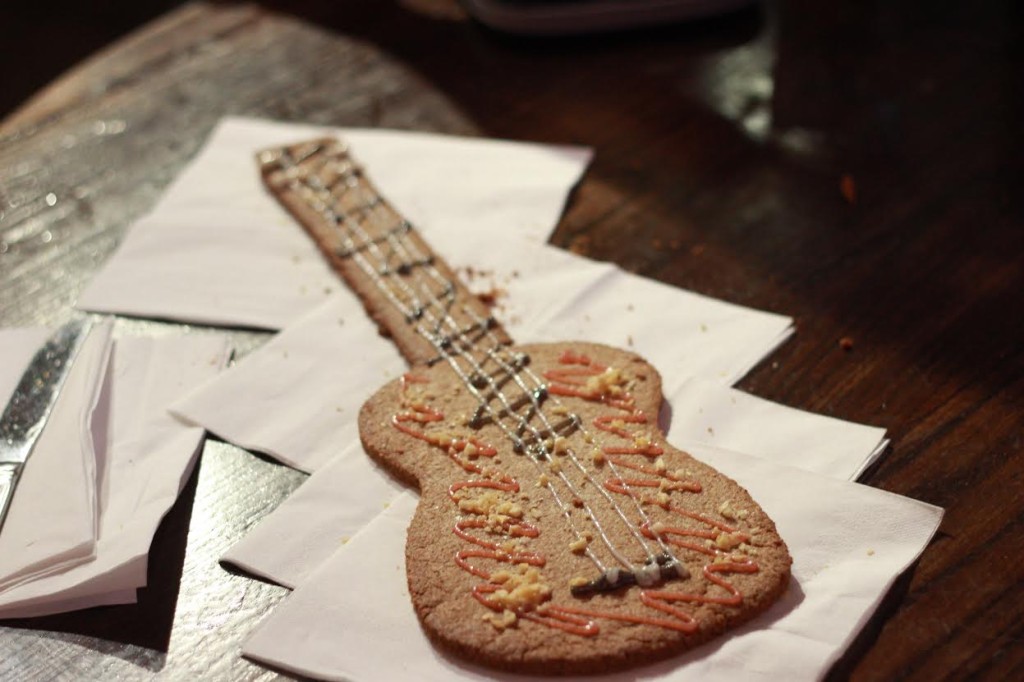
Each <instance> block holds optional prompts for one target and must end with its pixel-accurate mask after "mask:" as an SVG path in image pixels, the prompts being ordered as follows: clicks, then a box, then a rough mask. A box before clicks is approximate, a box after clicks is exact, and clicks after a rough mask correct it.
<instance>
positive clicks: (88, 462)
mask: <svg viewBox="0 0 1024 682" xmlns="http://www.w3.org/2000/svg"><path fill="white" fill-rule="evenodd" d="M111 328H112V325H111V322H110V321H109V320H106V321H102V322H99V323H97V324H94V325H93V327H92V330H91V332H90V333H89V336H88V337H87V338H86V340H85V342H84V343H83V345H82V347H81V350H80V351H79V353H78V356H77V358H76V359H75V362H74V365H73V367H72V369H71V372H70V374H69V376H68V378H67V381H66V383H65V385H64V387H63V389H62V391H61V393H60V395H59V397H58V399H57V402H56V404H55V405H54V408H53V411H52V413H51V414H50V418H49V420H48V421H47V424H46V427H45V428H44V430H43V432H42V434H41V436H40V438H39V440H38V442H37V443H36V447H35V449H34V451H33V453H32V456H31V457H30V458H29V460H28V463H27V465H26V467H25V470H24V473H23V476H22V479H21V483H20V484H19V486H18V489H17V491H16V493H15V496H14V499H13V501H12V504H11V509H10V512H9V515H8V518H7V522H6V524H5V526H4V528H3V531H2V532H0V618H9V617H25V616H38V615H44V614H50V613H57V612H61V611H70V610H74V609H80V608H87V607H90V606H99V605H103V604H123V603H132V602H134V601H135V593H136V589H137V588H139V587H142V586H144V585H145V584H146V558H147V554H148V552H149V546H150V542H151V540H152V537H153V533H154V532H155V531H156V527H157V524H158V523H159V522H160V519H161V518H163V516H164V514H165V513H166V512H167V510H168V509H169V508H170V506H171V504H173V502H174V500H175V499H176V498H177V496H178V493H179V492H180V490H181V487H182V486H183V485H184V483H185V481H186V480H187V478H188V475H189V472H190V471H191V467H192V464H193V463H194V462H195V458H196V455H197V454H198V451H199V446H200V443H201V440H202V434H203V431H202V429H201V428H198V427H195V426H192V425H189V424H185V423H183V422H181V421H179V420H177V419H175V418H174V417H173V416H171V415H170V414H169V413H168V412H167V410H166V406H167V404H168V403H169V402H171V401H172V400H173V399H174V397H175V396H177V395H179V394H180V393H181V392H182V391H183V390H184V389H185V388H187V387H189V386H191V385H192V384H195V383H201V382H203V381H205V380H207V379H209V378H210V377H211V376H213V375H214V374H216V373H217V372H218V371H219V370H220V369H221V367H222V366H223V364H224V362H225V360H226V358H227V348H226V344H225V342H224V340H223V338H221V337H214V336H177V337H175V336H169V337H164V338H160V339H148V338H132V337H125V338H119V339H116V340H115V339H113V338H112V333H111ZM48 334H49V331H48V330H45V329H26V330H21V329H16V330H9V329H5V330H0V353H2V355H3V357H4V358H5V362H4V363H3V364H2V365H0V399H2V400H4V403H6V401H7V400H8V399H9V397H10V395H11V393H12V392H13V390H14V388H15V386H16V385H17V382H18V380H19V379H20V376H21V374H22V372H23V371H24V370H25V368H26V367H27V366H28V363H29V360H30V359H31V358H32V356H33V355H34V354H35V351H36V350H37V349H38V347H39V346H40V345H41V344H42V343H43V341H44V340H45V338H46V336H48Z"/></svg>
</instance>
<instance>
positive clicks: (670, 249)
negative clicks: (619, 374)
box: [0, 0, 1024, 680]
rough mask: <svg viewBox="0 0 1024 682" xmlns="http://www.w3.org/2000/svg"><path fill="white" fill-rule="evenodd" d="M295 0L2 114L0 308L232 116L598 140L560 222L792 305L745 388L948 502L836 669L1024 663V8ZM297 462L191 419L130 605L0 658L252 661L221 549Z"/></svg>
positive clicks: (764, 302) (891, 675)
mask: <svg viewBox="0 0 1024 682" xmlns="http://www.w3.org/2000/svg"><path fill="white" fill-rule="evenodd" d="M283 4H284V3H282V5H283ZM287 11H288V12H290V13H285V10H284V9H283V8H274V7H271V6H262V7H259V6H229V5H207V4H193V5H187V6H185V7H183V8H181V9H178V10H175V11H174V12H172V13H171V14H168V15H165V16H164V17H162V18H160V19H158V20H156V21H155V22H153V23H151V24H149V25H147V26H146V27H144V28H143V29H140V30H138V31H136V32H135V33H134V34H132V35H131V36H130V37H129V38H126V39H124V40H122V41H120V42H118V43H116V44H115V45H113V46H111V47H109V48H107V49H106V50H105V51H103V52H101V53H100V54H98V55H96V56H94V57H93V58H91V59H90V60H87V61H86V62H84V63H82V64H81V65H79V66H78V67H76V68H75V69H74V70H72V71H71V72H69V73H67V74H65V76H63V77H62V78H60V79H58V80H57V81H55V82H54V83H53V84H52V85H51V86H50V87H49V88H47V89H46V90H45V91H43V92H42V93H40V94H39V95H38V96H37V97H36V98H35V99H33V100H31V101H30V102H28V103H26V104H25V105H24V106H23V107H22V108H21V109H20V110H18V111H16V112H15V113H14V114H12V115H11V116H9V117H8V118H7V119H6V120H5V121H4V122H2V123H0V239H2V241H0V291H2V295H0V322H2V323H3V325H5V326H13V325H21V324H30V323H34V322H52V321H57V320H59V319H61V318H62V317H64V316H66V315H67V314H68V313H69V311H70V308H71V305H72V303H73V301H74V300H75V296H76V295H77V293H78V292H79V291H80V290H81V289H82V287H83V285H84V283H85V282H86V281H87V280H88V279H89V277H90V276H91V274H92V273H93V272H94V271H95V270H96V269H97V268H98V267H99V266H100V265H101V264H102V263H103V261H104V260H105V259H106V258H107V257H108V256H109V255H110V253H111V252H112V250H113V249H114V248H115V246H116V244H117V243H118V242H119V240H120V239H121V238H122V237H123V235H124V231H125V228H126V226H127V225H128V224H129V223H130V222H131V221H132V220H133V219H135V218H137V217H138V216H140V215H141V214H142V213H143V212H145V211H146V210H147V209H148V208H149V207H150V206H151V205H152V204H153V202H154V201H155V200H156V198H157V197H158V196H159V194H160V192H161V191H162V190H163V188H164V187H166V185H167V184H168V182H169V181H170V180H171V179H172V178H173V177H174V175H175V174H176V173H177V172H178V171H179V170H180V169H181V168H182V166H183V165H184V164H185V163H187V162H188V160H189V159H190V158H191V157H192V156H193V155H194V153H195V152H196V150H197V149H198V148H199V146H200V144H201V143H202V141H203V139H204V137H205V136H206V134H207V133H208V132H209V130H210V129H211V127H212V126H213V125H214V123H215V122H216V121H217V119H218V118H219V117H221V116H223V115H226V114H248V115H259V116H266V117H272V118H278V119H285V120H296V121H309V122H317V123H330V124H343V125H371V126H386V127H398V128H410V129H417V130H431V131H443V132H451V133H461V134H473V135H486V136H494V137H508V138H516V139H526V140H537V141H547V142H565V143H580V144H586V145H591V146H593V147H594V148H595V150H596V158H595V161H594V164H593V166H592V167H591V169H590V171H589V172H588V173H587V176H586V178H585V179H584V181H583V183H582V184H581V186H580V187H579V189H578V191H577V192H576V193H575V195H574V197H573V200H572V202H571V205H570V207H569V210H568V212H567V215H566V217H565V219H564V220H563V221H562V223H561V225H560V226H559V228H558V230H557V232H556V233H555V235H554V237H553V239H552V241H553V243H555V244H557V245H559V246H562V247H566V248H570V249H573V250H574V251H577V252H580V253H585V254H587V255H589V256H592V257H594V258H598V259H603V260H610V261H615V262H617V263H619V264H621V265H622V266H624V267H626V268H628V269H630V270H632V271H635V272H638V273H641V274H644V275H647V276H650V277H654V278H657V279H660V280H662V281H665V282H668V283H671V284H675V285H678V286H682V287H686V288H688V289H692V290H694V291H698V292H701V293H704V294H708V295H711V296H716V297H720V298H723V299H726V300H729V301H733V302H736V303H740V304H744V305H749V306H753V307H757V308H764V309H768V310H773V311H777V312H782V313H787V314H790V315H793V316H794V317H795V318H796V319H797V327H798V332H797V334H796V335H795V337H794V338H793V339H791V340H790V341H789V342H788V343H787V344H786V345H785V346H783V347H782V348H781V349H780V350H779V351H777V352H776V353H775V354H774V355H773V356H772V357H770V358H769V359H768V361H766V362H765V363H763V364H762V365H761V366H760V367H758V368H757V369H755V370H754V371H753V372H752V373H751V374H750V375H749V376H748V377H747V378H746V379H745V380H744V381H743V382H742V383H741V384H740V386H741V387H742V388H744V389H747V390H750V391H752V392H754V393H755V394H757V395H760V396H763V397H765V398H769V399H772V400H776V401H779V402H782V403H785V404H788V405H793V406H795V407H798V408H803V409H807V410H812V411H816V412H822V413H825V414H830V415H835V416H837V417H841V418H844V419H850V420H854V421H860V422H866V423H871V424H877V425H881V426H884V427H886V428H887V429H889V434H890V436H891V437H892V439H893V444H892V446H891V448H890V449H889V451H888V452H886V454H885V455H884V456H883V458H882V459H881V461H880V463H879V464H878V465H876V466H875V467H874V468H873V469H872V470H871V471H869V472H868V474H867V475H866V476H865V478H864V479H863V480H864V481H865V482H866V483H868V484H870V485H873V486H877V487H879V488H883V489H886V490H891V491H894V492H897V493H901V494H904V495H909V496H912V497H915V498H918V499H921V500H924V501H927V502H930V503H933V504H936V505H940V506H943V507H945V508H946V509H947V515H946V518H945V520H944V522H943V524H942V528H941V530H940V533H939V535H938V536H937V538H936V539H935V541H934V542H933V543H932V544H931V546H930V547H929V548H928V550H927V551H926V552H925V554H924V556H923V558H922V559H921V561H920V562H919V563H918V564H917V565H916V566H915V567H914V568H913V569H912V570H911V571H910V572H909V573H908V574H907V575H906V576H905V577H904V578H903V579H902V580H900V582H899V583H898V585H897V587H896V588H895V589H894V590H893V592H892V593H891V594H890V595H889V597H888V598H887V599H886V601H885V603H884V604H883V606H882V608H881V610H880V611H879V614H878V616H877V617H876V618H875V619H874V620H873V621H872V622H871V623H870V625H869V626H868V627H867V628H866V630H865V631H864V634H863V635H862V636H861V637H860V638H859V639H858V640H857V642H856V643H855V644H854V646H853V647H852V648H851V650H850V652H849V653H848V655H847V656H846V657H844V659H843V660H842V661H841V662H840V664H839V665H838V666H837V667H836V669H835V670H833V673H832V675H833V676H834V677H836V678H843V677H846V676H850V675H852V676H853V677H855V678H857V679H877V680H889V679H897V678H901V677H912V678H916V679H927V680H931V679H941V678H952V679H964V678H989V679H1014V678H1016V679H1020V678H1021V677H1024V645H1022V638H1024V620H1022V618H1021V616H1022V613H1024V591H1022V590H1021V589H1020V588H1019V587H1018V586H1019V584H1020V583H1021V582H1022V581H1024V561H1022V557H1024V477H1022V471H1024V465H1022V459H1021V458H1022V455H1021V448H1022V431H1024V429H1022V426H1024V419H1022V414H1024V401H1022V395H1024V294H1022V291H1024V220H1022V218H1024V191H1022V188H1021V184H1022V183H1021V179H1022V178H1024V168H1022V166H1024V163H1022V159H1024V144H1022V133H1021V130H1022V128H1024V125H1022V121H1024V87H1022V85H1024V80H1022V74H1024V58H1022V48H1021V45H1024V40H1022V39H1024V35H1022V33H1024V31H1022V24H1024V22H1021V10H1020V9H1019V8H1018V4H1017V3H1014V2H1011V1H1010V0H1004V1H1003V2H988V3H952V2H935V1H934V0H919V1H916V2H903V3H865V2H861V1H859V0H840V1H839V2H831V3H822V2H809V1H806V0H805V1H792V2H769V3H767V4H766V5H764V6H763V7H762V8H759V9H753V10H750V11H744V12H740V13H738V14H735V15H731V16H727V17H722V18H718V19H714V20H711V21H702V22H698V23H695V24H688V25H680V26H673V27H662V28H658V29H656V30H648V31H640V32H632V33H628V34H622V35H609V36H600V37H589V38H573V39H562V40H530V39H514V38H509V37H505V36H500V35H498V34H495V33H492V32H490V31H488V30H485V29H483V28H481V27H480V26H479V25H477V24H475V23H473V22H471V21H469V20H467V19H466V17H465V16H464V15H462V13H461V12H460V11H459V10H458V9H457V7H455V6H454V5H452V4H449V3H447V2H444V1H443V0H405V1H403V2H399V3H382V2H368V1H367V2H338V3H329V2H298V3H288V9H287ZM120 324H122V325H124V326H126V327H138V328H140V329H141V330H143V331H146V330H150V329H157V328H160V327H162V326H164V325H163V324H161V323H157V322H148V321H129V320H124V321H121V322H120ZM235 335H236V338H237V340H238V341H239V343H240V344H242V346H243V347H248V348H251V347H254V346H255V345H257V344H259V343H260V342H261V340H262V339H263V337H262V336H260V335H256V334H246V333H242V332H236V333H235ZM794 447H799V444H794ZM301 478H302V477H301V476H300V475H298V474H296V473H294V472H291V471H289V470H287V469H285V468H283V467H280V466H277V465H275V464H272V463H270V462H268V461H265V460H263V459H260V458H258V457H254V456H252V455H250V454H248V453H245V452H243V451H241V450H238V449H237V448H233V447H230V446H227V445H225V444H223V443H216V442H213V443H209V444H208V445H207V447H206V449H205V451H204V453H203V456H202V461H201V466H200V467H199V468H198V471H197V473H196V474H195V475H194V476H193V478H192V480H191V481H190V483H189V485H188V487H187V489H186V491H185V494H184V495H183V496H182V498H181V499H180V500H179V502H178V504H177V505H176V506H175V508H174V510H173V511H172V512H171V514H170V515H169V517H168V518H167V519H166V521H165V523H164V524H163V525H162V526H161V528H160V531H159V533H158V536H157V538H156V541H155V543H154V547H153V552H152V557H151V567H150V576H149V579H150V587H148V588H146V589H145V590H143V591H142V593H141V599H140V603H139V605H138V606H125V607H112V608H103V609H94V610H90V611H85V612H81V613H74V614H67V615H61V616H54V617H49V618H41V619H34V620H24V621H5V622H3V623H2V624H0V679H3V680H8V679H10V680H23V679H60V678H64V679H95V680H106V679H115V678H117V679H137V678H150V677H167V678H171V679H269V678H273V677H275V676H276V674H275V673H273V672H270V671H266V670H265V669H263V668H261V667H259V666H256V665H254V664H251V663H249V662H247V661H244V660H242V659H240V658H239V656H238V648H239V643H240V642H241V640H242V638H243V637H244V636H245V635H246V633H248V632H249V631H250V629H251V628H252V627H253V625H254V624H255V623H257V622H258V621H259V620H260V619H261V618H262V617H263V616H264V615H265V614H266V613H267V612H268V611H269V610H270V609H271V607H272V606H273V605H274V604H275V603H276V602H277V601H278V600H279V599H280V598H281V597H282V596H283V594H284V591H283V590H282V589H280V588H276V587H273V586H269V585H265V584H263V583H260V582H257V581H253V580H250V579H248V578H246V577H244V576H239V575H234V574H231V573H229V572H227V571H225V570H224V569H223V568H221V567H220V566H218V564H217V562H216V558H217V556H218V555H219V554H220V553H221V552H222V551H223V550H224V549H225V548H227V547H228V546H230V545H231V544H232V543H233V542H234V541H236V540H237V539H238V538H240V537H241V536H242V535H243V534H244V533H245V531H246V529H247V528H249V527H251V526H252V525H253V524H254V523H255V522H256V521H257V520H258V519H259V518H260V517H262V516H263V515H264V514H266V513H267V512H268V511H270V510H271V509H273V508H274V507H275V506H276V505H277V504H278V503H279V502H280V501H281V500H282V499H284V498H285V497H286V496H287V494H288V493H289V492H290V491H291V490H293V489H294V488H295V486H297V485H298V484H299V482H300V481H301Z"/></svg>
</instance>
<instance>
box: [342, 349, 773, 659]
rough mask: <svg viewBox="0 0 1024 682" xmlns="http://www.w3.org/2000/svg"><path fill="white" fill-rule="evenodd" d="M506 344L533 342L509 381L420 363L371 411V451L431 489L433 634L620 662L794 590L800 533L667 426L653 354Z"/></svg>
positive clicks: (366, 411) (425, 500) (367, 425)
mask: <svg viewBox="0 0 1024 682" xmlns="http://www.w3.org/2000/svg"><path fill="white" fill-rule="evenodd" d="M506 357H507V358H512V359H514V358H520V359H522V358H526V359H525V360H524V361H523V363H522V366H521V367H519V368H517V369H516V370H515V375H516V378H515V379H513V378H507V377H506V378H505V380H504V381H503V382H500V385H498V384H499V382H498V381H496V379H498V378H500V377H502V376H503V375H507V374H509V372H508V371H507V370H508V367H509V366H511V365H508V366H506V367H505V368H501V367H497V366H494V367H491V370H492V373H491V374H490V375H489V376H490V378H491V383H490V384H489V383H487V382H486V381H485V380H484V378H483V377H475V379H476V381H475V382H470V383H467V382H466V381H464V380H463V378H462V377H460V375H459V373H458V372H457V371H455V370H454V369H453V367H451V366H449V365H448V364H445V363H439V364H436V365H434V366H432V367H417V368H414V369H413V370H412V371H410V372H409V373H408V374H406V375H405V376H404V377H403V378H402V379H400V380H396V381H394V382H392V383H390V384H388V385H387V386H385V387H384V388H382V389H381V390H380V391H379V392H378V393H377V394H376V395H375V396H374V397H373V398H371V399H370V400H369V401H368V402H367V403H366V405H365V406H364V408H363V410H362V412H361V415H360V433H361V437H362V440H363V444H364V446H365V448H366V450H367V452H368V453H369V454H370V455H371V456H373V457H374V458H375V459H377V460H378V461H380V462H381V463H382V464H383V465H384V466H385V467H387V468H388V469H389V470H391V471H392V472H394V473H395V474H396V475H397V476H399V477H400V478H402V479H404V480H406V481H408V482H410V483H412V484H414V485H416V486H417V487H418V488H419V489H420V491H421V495H422V497H421V501H420V504H419V507H418V508H417V512H416V514H415V517H414V519H413V521H412V524H411V526H410V528H409V535H408V540H407V549H406V566H407V574H408V582H409V591H410V594H411V596H412V600H413V605H414V608H415V610H416V613H417V615H418V617H419V619H420V622H421V624H422V626H423V628H424V630H425V631H426V633H427V634H428V635H429V636H430V638H431V639H432V640H433V641H435V642H436V643H437V644H438V645H440V646H442V647H444V648H446V649H448V650H450V651H453V652H455V653H457V654H458V655H460V656H464V657H466V658H468V659H470V660H473V661H476V662H480V663H484V664H487V665H491V666H495V667H499V668H502V669H506V670H509V671H512V672H522V673H544V674H573V673H585V672H596V671H604V670H609V669H614V668H625V667H628V666H630V665H633V664H640V663H646V662H651V661H654V660H657V659H660V658H664V657H668V656H671V655H674V654H677V653H680V652H683V651H686V650H688V649H691V648H693V647H695V646H698V645H699V644H701V643H703V642H705V641H707V640H708V639H711V638H713V637H715V636H717V635H720V634H722V633H723V632H725V631H726V630H728V629H730V628H732V627H735V626H736V625H738V624H740V623H742V622H744V621H746V620H748V619H750V618H752V617H753V616H755V615H757V614H759V613H761V612H762V611H764V610H765V609H766V608H768V606H770V605H771V603H773V602H774V601H775V600H776V599H777V598H778V597H779V596H780V595H781V593H782V592H783V591H784V589H785V586H786V584H787V581H788V578H789V569H790V563H791V560H790V557H789V554H788V552H787V549H786V546H785V543H784V542H783V541H782V539H781V538H780V537H779V536H778V534H777V533H776V530H775V526H774V524H773V523H772V521H771V520H770V519H769V518H768V517H767V515H765V513H764V512H763V511H762V510H761V509H760V507H758V506H757V504H756V503H755V502H754V501H753V500H752V499H751V497H750V496H749V494H747V492H746V491H745V490H744V489H743V488H742V487H740V486H739V485H738V484H736V483H735V482H734V481H732V480H731V479H729V478H727V477H725V476H723V475H722V474H720V473H718V472H717V471H715V470H714V469H712V468H711V467H709V466H707V465H705V464H703V463H701V462H699V461H697V460H696V459H694V458H693V457H691V456H690V455H688V454H686V453H685V452H682V451H680V450H678V449H675V448H673V447H671V446H669V445H668V444H667V443H666V442H665V440H664V435H663V434H662V433H661V431H660V430H659V428H658V425H657V415H658V411H659V408H660V404H661V401H662V396H661V381H660V378H659V376H658V373H657V371H656V370H655V369H654V368H653V367H651V366H650V365H649V364H648V363H647V362H645V361H644V360H643V359H642V358H640V357H639V356H637V355H635V354H632V353H628V352H624V351H620V350H617V349H613V348H609V347H606V346H600V345H596V344H589V343H564V344H550V345H548V344H545V345H537V346H523V347H518V348H515V349H510V350H509V351H508V354H507V356H506ZM511 362H512V360H509V363H511ZM482 366H483V367H484V368H487V367H488V365H487V364H486V363H484V364H483V365H482ZM474 383H475V384H476V385H479V386H480V389H479V390H477V389H474ZM535 386H543V388H542V389H541V390H540V392H539V393H538V392H537V391H536V390H534V389H535ZM495 388H497V389H499V390H492V389H495ZM498 393H500V394H501V397H499V396H498V395H497V394H498ZM481 397H482V398H484V399H485V400H487V405H488V406H489V407H490V408H491V409H490V414H491V417H484V418H481V417H480V414H481V412H482V410H481V409H480V405H481ZM531 397H532V398H534V399H537V398H540V400H538V401H537V403H534V402H533V401H531V399H530V398H531ZM535 404H539V405H540V407H541V409H540V410H536V409H534V405H535ZM509 408H515V409H509ZM526 416H528V417H529V418H528V419H527V420H526V424H527V426H526V427H524V426H523V421H524V419H523V418H524V417H526Z"/></svg>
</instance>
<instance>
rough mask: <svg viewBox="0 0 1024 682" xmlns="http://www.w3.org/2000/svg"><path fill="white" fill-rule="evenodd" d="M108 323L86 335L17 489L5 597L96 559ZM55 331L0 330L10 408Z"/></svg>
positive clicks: (2, 377) (1, 561)
mask: <svg viewBox="0 0 1024 682" xmlns="http://www.w3.org/2000/svg"><path fill="white" fill-rule="evenodd" d="M110 329H111V326H110V324H109V322H106V323H101V324H98V325H95V326H94V327H93V328H92V329H91V330H90V331H89V332H88V335H87V337H86V338H85V340H84V342H83V343H82V345H81V347H80V348H79V351H78V354H77V356H76V357H75V358H74V359H73V363H74V364H73V365H72V367H71V371H70V372H69V374H68V376H67V379H66V380H65V383H64V386H63V387H62V388H61V391H60V393H59V394H58V397H57V401H56V403H55V404H54V406H53V409H52V411H51V413H50V417H49V419H48V420H47V424H46V427H45V428H44V430H43V432H42V433H41V434H40V436H39V440H37V441H36V444H35V447H34V449H33V451H32V454H31V455H30V456H29V459H28V462H27V464H26V466H25V468H24V470H23V472H22V476H21V481H20V483H19V484H18V487H17V489H16V490H15V492H14V498H13V500H12V501H11V507H10V510H9V512H8V515H7V522H6V523H5V525H4V527H3V530H2V531H0V599H2V598H3V597H4V596H5V595H6V594H8V593H9V592H10V591H11V590H13V589H16V588H17V587H18V586H19V585H24V584H26V583H28V582H30V581H33V580H37V579H39V578H41V577H43V576H47V575H52V574H54V573H59V572H61V571H66V570H68V569H69V568H71V567H73V566H76V565H79V564H82V563H85V562H87V561H89V560H91V559H92V558H93V557H94V555H95V551H96V536H97V534H98V519H99V509H98V497H97V494H96V476H97V471H102V469H103V458H104V456H105V453H104V452H103V450H102V449H101V448H96V444H95V443H94V442H93V436H92V428H91V427H92V423H93V421H94V419H95V418H96V416H97V415H96V410H97V405H98V403H99V401H100V394H101V388H102V385H103V377H104V375H105V374H106V369H107V359H108V355H109V352H110ZM49 334H50V330H46V329H42V330H37V329H33V330H14V331H8V330H3V331H0V347H2V348H3V351H4V352H3V356H4V358H5V360H7V361H6V362H4V363H3V364H2V365H0V398H2V399H3V404H4V405H6V404H7V402H8V401H9V400H10V397H11V395H12V393H13V392H14V389H15V387H16V386H17V384H18V381H19V380H20V379H21V375H22V374H23V373H24V371H25V369H26V368H27V367H28V364H29V362H30V361H31V359H32V356H33V355H35V353H36V351H37V350H38V349H39V347H40V346H41V345H42V344H43V342H44V341H45V340H46V337H47V336H49Z"/></svg>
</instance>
